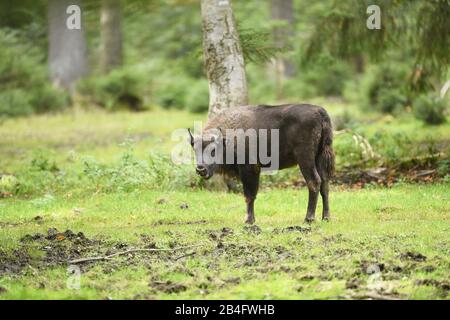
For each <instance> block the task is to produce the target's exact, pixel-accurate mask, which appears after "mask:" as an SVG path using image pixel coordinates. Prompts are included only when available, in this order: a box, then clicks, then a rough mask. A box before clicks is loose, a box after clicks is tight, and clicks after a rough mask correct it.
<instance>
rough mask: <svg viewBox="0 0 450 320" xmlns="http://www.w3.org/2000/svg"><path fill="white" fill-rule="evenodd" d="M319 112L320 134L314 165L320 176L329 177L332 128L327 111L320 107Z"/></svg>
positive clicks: (331, 171) (331, 167)
mask: <svg viewBox="0 0 450 320" xmlns="http://www.w3.org/2000/svg"><path fill="white" fill-rule="evenodd" d="M320 114H321V116H322V136H321V138H320V139H321V140H320V144H319V152H318V153H317V158H316V165H317V167H318V169H319V173H320V175H321V176H322V178H328V179H330V178H331V177H333V175H334V151H333V129H332V127H331V120H330V117H329V116H328V113H327V112H326V111H325V110H324V109H321V110H320Z"/></svg>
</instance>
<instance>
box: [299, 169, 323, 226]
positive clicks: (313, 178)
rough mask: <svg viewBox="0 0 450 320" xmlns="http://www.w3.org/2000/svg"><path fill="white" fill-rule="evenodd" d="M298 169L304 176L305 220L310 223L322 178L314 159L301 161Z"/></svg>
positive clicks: (312, 219) (313, 216) (313, 217)
mask: <svg viewBox="0 0 450 320" xmlns="http://www.w3.org/2000/svg"><path fill="white" fill-rule="evenodd" d="M300 171H301V172H302V175H303V177H304V178H305V181H306V185H307V187H308V209H307V211H306V217H305V222H307V223H310V222H313V221H314V219H315V214H316V207H317V199H318V197H319V191H320V188H321V184H322V179H321V178H320V175H319V173H318V172H317V168H316V164H315V162H314V161H301V162H300Z"/></svg>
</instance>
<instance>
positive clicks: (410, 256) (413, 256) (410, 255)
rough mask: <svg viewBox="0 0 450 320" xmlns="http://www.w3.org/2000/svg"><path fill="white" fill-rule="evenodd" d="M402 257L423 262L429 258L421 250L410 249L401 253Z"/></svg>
mask: <svg viewBox="0 0 450 320" xmlns="http://www.w3.org/2000/svg"><path fill="white" fill-rule="evenodd" d="M400 259H402V260H412V261H418V262H423V261H426V260H427V257H426V256H424V255H423V254H421V253H419V252H412V251H408V252H405V253H403V254H401V255H400Z"/></svg>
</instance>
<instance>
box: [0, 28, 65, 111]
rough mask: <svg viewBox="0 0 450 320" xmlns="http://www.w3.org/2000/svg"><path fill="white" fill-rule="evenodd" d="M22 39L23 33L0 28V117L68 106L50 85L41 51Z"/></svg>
mask: <svg viewBox="0 0 450 320" xmlns="http://www.w3.org/2000/svg"><path fill="white" fill-rule="evenodd" d="M25 40H26V33H25V31H23V32H20V31H12V30H10V29H0V43H1V45H2V50H0V116H2V115H3V116H21V115H27V114H30V113H33V112H46V111H56V110H59V109H62V108H64V107H66V106H67V104H68V98H67V95H66V94H65V93H64V92H61V91H59V90H57V89H54V88H53V87H52V86H51V85H50V84H49V81H48V75H47V69H46V66H45V64H43V60H44V58H43V55H42V52H41V51H40V49H39V48H38V47H36V46H33V45H32V44H29V43H28V42H26V41H25Z"/></svg>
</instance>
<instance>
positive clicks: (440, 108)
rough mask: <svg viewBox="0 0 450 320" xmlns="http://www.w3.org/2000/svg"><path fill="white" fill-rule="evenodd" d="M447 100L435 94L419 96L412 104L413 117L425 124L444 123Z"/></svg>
mask: <svg viewBox="0 0 450 320" xmlns="http://www.w3.org/2000/svg"><path fill="white" fill-rule="evenodd" d="M447 105H448V100H446V99H445V98H441V97H440V96H439V95H437V94H435V93H428V94H423V95H421V96H419V97H418V98H417V99H416V100H415V101H414V104H413V110H414V115H415V116H416V118H417V119H419V120H422V121H423V122H425V123H426V124H430V125H438V124H442V123H444V122H445V121H446V118H445V111H446V110H447Z"/></svg>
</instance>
